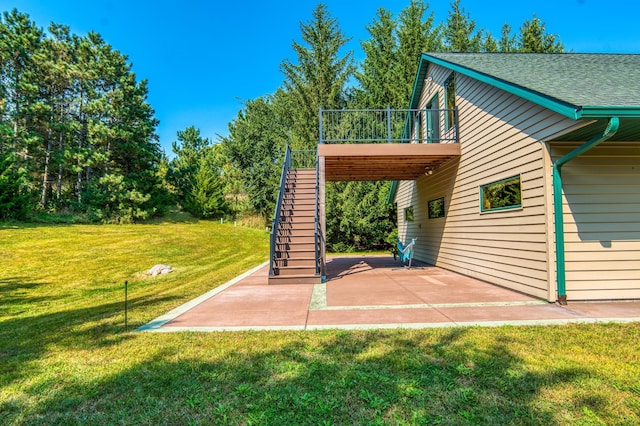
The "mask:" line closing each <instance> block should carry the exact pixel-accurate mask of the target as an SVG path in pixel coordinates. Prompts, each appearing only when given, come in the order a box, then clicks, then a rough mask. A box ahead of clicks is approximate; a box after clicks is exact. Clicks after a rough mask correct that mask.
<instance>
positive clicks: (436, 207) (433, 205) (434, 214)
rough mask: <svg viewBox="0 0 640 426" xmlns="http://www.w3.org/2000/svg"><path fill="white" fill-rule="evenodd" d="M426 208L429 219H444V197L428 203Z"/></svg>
mask: <svg viewBox="0 0 640 426" xmlns="http://www.w3.org/2000/svg"><path fill="white" fill-rule="evenodd" d="M427 206H428V207H429V219H437V218H439V217H444V197H440V198H436V199H435V200H431V201H429V202H428V203H427Z"/></svg>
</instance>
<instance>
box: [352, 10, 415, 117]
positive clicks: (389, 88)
mask: <svg viewBox="0 0 640 426" xmlns="http://www.w3.org/2000/svg"><path fill="white" fill-rule="evenodd" d="M396 27H397V24H396V21H395V20H394V19H393V18H392V16H391V12H389V11H388V10H385V9H383V8H380V9H378V11H377V12H376V19H374V21H373V22H372V23H371V24H369V25H368V26H367V31H368V32H369V35H370V38H369V39H368V40H365V41H363V42H361V43H360V44H361V46H362V50H363V51H364V53H365V55H366V56H365V58H364V60H363V62H362V70H361V71H358V72H357V73H356V78H357V79H358V81H359V83H360V86H361V88H360V90H359V93H360V99H359V100H358V101H357V102H358V103H359V107H361V108H382V107H385V106H391V107H393V108H400V107H402V106H403V105H398V103H399V100H398V98H399V96H398V95H399V94H400V93H401V92H402V90H400V89H399V87H398V86H399V85H398V83H399V81H400V78H401V76H400V74H399V70H398V67H397V64H398V39H397V36H396ZM402 86H404V84H402Z"/></svg>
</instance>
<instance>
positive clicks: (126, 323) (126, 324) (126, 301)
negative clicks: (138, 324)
mask: <svg viewBox="0 0 640 426" xmlns="http://www.w3.org/2000/svg"><path fill="white" fill-rule="evenodd" d="M128 331H129V281H125V282H124V332H125V333H126V332H128Z"/></svg>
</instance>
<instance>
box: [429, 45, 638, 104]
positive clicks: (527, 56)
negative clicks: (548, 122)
mask: <svg viewBox="0 0 640 426" xmlns="http://www.w3.org/2000/svg"><path fill="white" fill-rule="evenodd" d="M426 55H427V56H431V57H434V58H438V59H440V60H443V61H446V62H449V63H453V64H456V65H459V66H462V67H465V68H468V69H471V70H474V71H476V72H479V73H482V74H485V75H488V76H491V77H494V78H497V79H500V80H503V81H505V82H508V83H511V84H513V85H517V86H520V87H521V88H524V89H527V90H530V91H533V92H537V93H539V94H542V95H544V96H547V97H549V98H552V99H555V100H558V101H560V102H563V103H567V104H570V105H574V106H576V107H589V106H591V107H595V106H600V107H614V106H618V107H640V55H637V54H607V53H427V54H426Z"/></svg>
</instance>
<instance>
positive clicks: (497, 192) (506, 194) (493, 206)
mask: <svg viewBox="0 0 640 426" xmlns="http://www.w3.org/2000/svg"><path fill="white" fill-rule="evenodd" d="M519 207H522V196H521V185H520V176H519V175H518V176H513V177H510V178H507V179H502V180H499V181H496V182H492V183H488V184H486V185H482V186H481V187H480V211H483V212H488V211H493V210H506V209H516V208H519Z"/></svg>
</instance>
